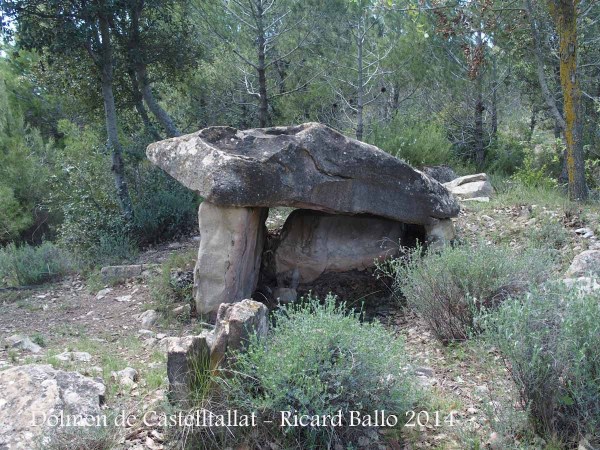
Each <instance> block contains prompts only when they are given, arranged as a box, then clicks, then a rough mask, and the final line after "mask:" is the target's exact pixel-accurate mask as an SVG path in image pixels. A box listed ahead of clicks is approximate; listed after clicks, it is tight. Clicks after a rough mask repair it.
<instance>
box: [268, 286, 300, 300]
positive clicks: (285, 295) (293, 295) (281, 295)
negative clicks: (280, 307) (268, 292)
mask: <svg viewBox="0 0 600 450" xmlns="http://www.w3.org/2000/svg"><path fill="white" fill-rule="evenodd" d="M273 297H274V298H275V300H277V301H278V302H279V303H293V302H295V301H296V299H297V298H298V292H297V291H296V289H294V288H285V287H279V288H276V289H275V290H274V291H273Z"/></svg>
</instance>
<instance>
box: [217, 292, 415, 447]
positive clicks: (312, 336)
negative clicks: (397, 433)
mask: <svg viewBox="0 0 600 450" xmlns="http://www.w3.org/2000/svg"><path fill="white" fill-rule="evenodd" d="M405 366H406V363H405V356H404V347H403V341H402V340H400V339H398V338H396V337H394V336H393V335H392V334H391V333H390V332H388V331H387V330H386V329H385V328H384V327H383V326H382V325H381V324H379V323H361V322H360V320H359V318H358V317H357V316H356V315H353V314H352V313H349V312H346V310H345V306H344V305H336V302H335V297H333V296H331V295H329V296H328V297H327V298H326V300H325V302H324V303H323V304H321V303H319V301H318V300H316V299H313V298H310V297H309V298H308V299H307V300H306V301H305V302H304V303H302V304H299V305H296V306H293V305H292V306H288V307H285V308H283V309H282V310H280V311H278V312H277V313H276V327H275V328H274V329H273V330H272V332H271V333H270V335H269V336H268V338H267V339H266V342H257V341H256V340H255V341H254V342H252V344H251V345H250V347H249V349H248V351H247V352H246V353H242V354H238V355H237V363H236V366H235V370H234V371H233V374H234V376H233V378H231V379H224V380H221V383H222V384H223V387H224V388H225V389H224V391H226V392H227V394H228V406H227V407H228V408H229V409H238V410H241V411H246V412H250V411H258V412H259V413H260V416H261V420H259V423H260V424H259V426H260V427H261V432H260V433H259V436H256V435H254V434H252V435H250V436H246V439H256V440H260V439H261V438H262V439H263V442H262V443H263V444H264V443H265V442H277V443H278V444H277V446H278V447H283V448H292V447H293V448H333V446H334V445H336V444H341V445H342V446H344V445H350V444H352V443H353V442H355V439H356V436H357V434H360V433H361V431H362V432H363V433H362V434H364V428H363V427H360V426H358V427H350V426H349V423H348V422H347V420H344V421H343V422H342V425H341V426H340V427H332V426H323V427H291V426H287V425H285V426H283V427H281V426H280V424H281V411H289V412H292V413H293V414H299V415H302V414H307V415H311V416H312V415H320V416H321V415H334V414H336V413H337V412H338V411H342V416H343V417H344V418H346V419H348V418H350V411H358V412H360V413H361V415H362V417H364V416H365V414H373V411H375V410H385V411H387V412H388V413H389V414H396V415H397V416H398V419H399V421H398V425H399V426H401V425H403V423H404V422H402V420H403V419H404V418H405V413H406V411H407V410H409V409H410V408H411V406H412V405H413V402H414V399H415V390H414V389H415V388H414V387H413V386H412V384H411V382H410V376H409V375H408V374H406V373H404V370H403V368H404V367H405ZM265 420H273V424H268V423H265V422H264V421H265ZM353 439H354V440H353ZM255 443H256V444H257V445H260V442H259V441H257V442H255ZM250 446H252V443H251V445H250Z"/></svg>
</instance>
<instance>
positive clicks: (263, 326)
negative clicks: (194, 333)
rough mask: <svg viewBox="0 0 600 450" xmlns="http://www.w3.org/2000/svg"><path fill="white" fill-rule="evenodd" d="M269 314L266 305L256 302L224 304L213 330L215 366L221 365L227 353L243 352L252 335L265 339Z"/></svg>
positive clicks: (212, 355) (246, 301)
mask: <svg viewBox="0 0 600 450" xmlns="http://www.w3.org/2000/svg"><path fill="white" fill-rule="evenodd" d="M268 312H269V311H268V309H267V307H266V306H265V305H263V304H262V303H259V302H255V301H254V300H243V301H241V302H239V303H233V304H228V303H223V304H222V305H221V306H220V307H219V312H218V313H217V322H216V324H215V329H214V330H213V333H214V341H213V343H212V347H211V360H212V361H213V362H214V364H215V365H216V364H219V363H221V362H222V361H223V358H224V357H225V355H226V353H227V352H232V351H239V350H243V349H244V348H245V347H246V346H247V345H248V342H249V339H250V336H251V335H252V334H256V335H257V336H258V337H259V338H263V337H265V336H266V335H267V332H268V330H269V323H268V320H267V315H268Z"/></svg>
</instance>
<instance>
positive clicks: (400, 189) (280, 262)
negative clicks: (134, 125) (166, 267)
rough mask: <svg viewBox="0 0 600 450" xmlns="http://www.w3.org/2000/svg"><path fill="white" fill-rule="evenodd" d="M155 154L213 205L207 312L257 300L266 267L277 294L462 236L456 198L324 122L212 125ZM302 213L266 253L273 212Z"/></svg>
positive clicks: (209, 208)
mask: <svg viewBox="0 0 600 450" xmlns="http://www.w3.org/2000/svg"><path fill="white" fill-rule="evenodd" d="M147 156H148V158H149V159H150V161H152V162H153V163H154V164H156V165H157V166H158V167H160V168H162V169H163V170H165V171H166V172H167V173H168V174H169V175H171V176H172V177H173V178H175V179H176V180H178V181H179V182H180V183H182V184H183V185H184V186H186V187H187V188H189V189H191V190H193V191H195V192H197V193H198V194H199V195H200V196H201V197H202V198H203V199H204V201H203V202H202V203H201V205H200V208H199V227H200V248H199V252H198V261H197V263H196V268H195V272H194V296H195V300H196V306H197V311H198V312H199V313H202V314H205V315H214V314H216V311H217V310H218V308H219V305H220V304H221V303H232V302H237V301H241V300H242V299H246V298H250V297H251V296H252V294H253V292H254V291H255V289H256V287H257V283H258V280H259V276H260V275H261V270H264V267H265V266H266V265H267V264H266V263H265V262H266V260H268V261H269V265H270V266H272V270H273V271H274V272H275V279H276V284H277V286H274V288H275V289H279V290H282V289H283V290H285V289H295V288H297V287H298V286H299V285H306V284H307V283H308V284H309V283H311V282H314V281H315V280H316V279H318V278H319V277H320V276H322V275H323V274H327V273H332V272H346V271H351V270H363V269H366V268H367V267H372V266H373V265H374V263H375V261H376V260H377V259H381V258H386V257H390V256H395V255H397V254H398V252H399V250H400V248H401V247H402V246H403V245H404V244H405V243H406V242H409V241H412V242H414V239H415V237H417V238H418V239H421V240H423V241H424V242H425V243H428V244H435V243H443V242H447V241H450V240H451V239H453V237H454V227H453V225H452V221H451V218H452V217H455V216H457V215H458V213H459V209H460V208H459V204H458V201H457V200H456V198H455V197H454V196H453V195H452V194H451V193H450V192H449V191H448V190H447V189H446V187H444V186H443V185H442V184H440V183H439V182H438V181H436V180H434V179H433V178H430V177H429V176H427V175H425V174H424V173H422V172H420V171H418V170H416V169H414V168H412V167H411V166H410V165H408V164H407V163H405V162H403V161H401V160H399V159H397V158H395V157H393V156H391V155H389V154H388V153H385V152H384V151H382V150H380V149H379V148H377V147H375V146H373V145H369V144H366V143H364V142H360V141H357V140H355V139H351V138H348V137H346V136H344V135H342V134H340V133H339V132H337V131H335V130H333V129H331V128H329V127H327V126H325V125H322V124H319V123H306V124H302V125H298V126H289V127H273V128H257V129H250V130H244V131H241V130H237V129H235V128H231V127H209V128H205V129H203V130H200V131H198V132H196V133H192V134H188V135H185V136H180V137H176V138H172V139H167V140H164V141H160V142H156V143H154V144H151V145H150V146H148V149H147ZM277 206H285V207H293V208H296V210H295V211H293V212H292V213H291V214H290V215H289V217H288V219H287V220H286V222H285V224H284V225H283V229H282V230H281V233H280V236H279V240H278V242H276V244H275V245H270V246H269V249H268V253H269V254H268V255H267V252H266V251H265V241H266V237H267V230H266V226H265V221H266V219H267V215H268V211H269V208H272V207H277Z"/></svg>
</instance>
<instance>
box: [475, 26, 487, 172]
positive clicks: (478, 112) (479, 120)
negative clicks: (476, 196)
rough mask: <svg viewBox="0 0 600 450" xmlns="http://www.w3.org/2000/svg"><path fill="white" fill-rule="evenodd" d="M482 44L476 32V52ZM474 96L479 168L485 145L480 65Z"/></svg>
mask: <svg viewBox="0 0 600 450" xmlns="http://www.w3.org/2000/svg"><path fill="white" fill-rule="evenodd" d="M482 45H483V39H482V36H481V32H478V33H477V51H476V53H477V54H479V53H480V52H481V47H482ZM475 97H476V98H475V131H474V136H473V138H474V141H475V164H477V167H478V168H479V169H481V168H483V163H484V161H485V146H484V143H483V111H484V109H485V108H484V107H483V70H482V67H481V65H480V66H479V67H478V68H477V69H476V73H475Z"/></svg>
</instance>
